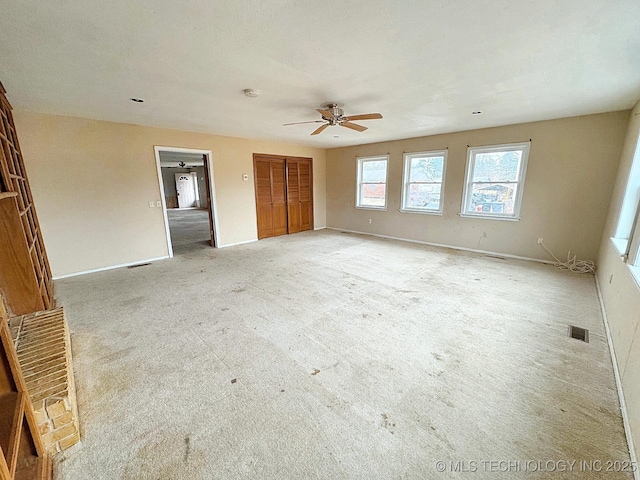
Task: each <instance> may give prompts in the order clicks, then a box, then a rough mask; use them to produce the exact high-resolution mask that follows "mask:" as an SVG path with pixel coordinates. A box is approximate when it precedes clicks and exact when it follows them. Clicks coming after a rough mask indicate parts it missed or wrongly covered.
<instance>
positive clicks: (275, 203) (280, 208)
mask: <svg viewBox="0 0 640 480" xmlns="http://www.w3.org/2000/svg"><path fill="white" fill-rule="evenodd" d="M271 202H272V212H273V234H274V235H284V234H285V233H287V187H286V177H285V161H284V159H272V160H271Z"/></svg>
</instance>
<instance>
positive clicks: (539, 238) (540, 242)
mask: <svg viewBox="0 0 640 480" xmlns="http://www.w3.org/2000/svg"><path fill="white" fill-rule="evenodd" d="M538 245H542V237H538Z"/></svg>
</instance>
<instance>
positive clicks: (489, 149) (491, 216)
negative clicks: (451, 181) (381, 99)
mask: <svg viewBox="0 0 640 480" xmlns="http://www.w3.org/2000/svg"><path fill="white" fill-rule="evenodd" d="M530 149H531V142H530V141H529V142H519V143H503V144H499V145H485V146H480V147H468V148H467V167H466V173H465V178H464V189H463V192H462V207H461V211H460V213H459V215H460V216H461V217H467V218H479V219H483V220H503V221H509V222H517V221H519V220H520V219H521V217H520V209H521V207H522V197H523V194H524V185H525V178H526V174H527V164H528V161H529V151H530ZM514 150H521V151H522V157H521V159H520V170H519V176H518V180H517V181H515V182H474V181H473V173H474V170H475V156H476V155H477V154H480V153H494V152H511V151H514ZM477 183H516V184H517V185H518V188H517V190H516V198H515V199H514V205H513V214H499V213H486V212H478V213H471V212H468V211H467V209H468V206H469V205H470V203H471V195H472V193H473V184H477Z"/></svg>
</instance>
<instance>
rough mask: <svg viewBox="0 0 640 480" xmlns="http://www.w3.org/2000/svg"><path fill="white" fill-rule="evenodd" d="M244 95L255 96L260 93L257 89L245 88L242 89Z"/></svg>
mask: <svg viewBox="0 0 640 480" xmlns="http://www.w3.org/2000/svg"><path fill="white" fill-rule="evenodd" d="M243 92H244V95H245V97H249V98H256V97H257V96H258V95H260V93H259V92H258V90H254V89H253V88H245V89H244V90H243Z"/></svg>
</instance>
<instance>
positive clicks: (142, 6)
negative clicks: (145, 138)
mask: <svg viewBox="0 0 640 480" xmlns="http://www.w3.org/2000/svg"><path fill="white" fill-rule="evenodd" d="M1 11H2V13H1V15H0V80H1V81H2V82H3V83H4V86H5V88H6V89H7V90H8V95H9V99H10V101H11V102H12V104H13V105H14V107H15V108H18V109H29V110H35V111H40V112H48V113H57V114H63V115H75V116H80V117H89V118H96V119H103V120H111V121H116V122H125V123H134V124H140V125H152V126H158V127H168V128H176V129H182V130H193V131H202V132H209V133H216V134H222V135H231V136H239V137H249V138H266V139H277V140H284V141H288V142H294V143H299V144H306V145H313V146H319V147H333V146H344V145H355V144H360V143H371V142H375V141H382V140H390V139H398V138H407V137H415V136H422V135H430V134H435V133H443V132H451V131H460V130H467V129H474V128H479V127H487V126H497V125H505V124H512V123H520V122H526V121H534V120H544V119H549V118H558V117H565V116H574V115H581V114H589V113H596V112H604V111H612V110H621V109H627V108H630V107H631V106H633V104H634V103H635V102H636V101H637V100H638V98H640V1H638V0H561V1H558V0H537V1H532V0H526V1H524V0H490V1H484V2H481V1H478V0H448V1H441V0H421V1H410V0H350V1H344V0H323V1H318V0H313V1H311V0H269V1H265V0H242V1H232V0H228V1H203V0H184V1H179V2H178V1H175V0H144V1H132V0H110V1H106V2H105V1H97V0H66V1H60V2H46V1H45V2H43V1H42V0H4V1H3V2H2V8H1ZM244 88H254V89H257V90H259V91H260V93H261V94H260V96H259V97H258V98H247V97H245V96H244V95H243V94H242V90H243V89H244ZM130 97H141V98H143V99H145V103H143V104H136V103H133V102H131V101H130V100H129V98H130ZM329 101H334V102H340V103H343V104H344V110H345V114H347V115H348V114H358V113H369V112H380V113H382V114H383V115H384V119H383V120H371V121H363V122H362V124H364V125H366V126H368V127H369V130H367V131H366V132H364V133H358V132H355V131H352V130H349V129H346V128H342V127H338V126H335V127H331V128H328V129H326V130H325V131H324V133H322V134H321V135H318V136H314V137H311V136H310V135H309V134H310V133H311V131H313V130H314V129H315V127H316V126H317V125H313V124H309V125H295V126H289V127H283V126H282V124H283V123H287V122H297V121H305V120H316V119H319V116H318V115H317V114H316V113H315V111H314V109H315V108H317V107H319V106H320V104H322V103H323V102H329ZM474 110H481V111H482V112H483V113H482V115H471V112H472V111H474ZM336 134H337V135H339V136H340V138H337V139H336V138H333V135H336Z"/></svg>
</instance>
